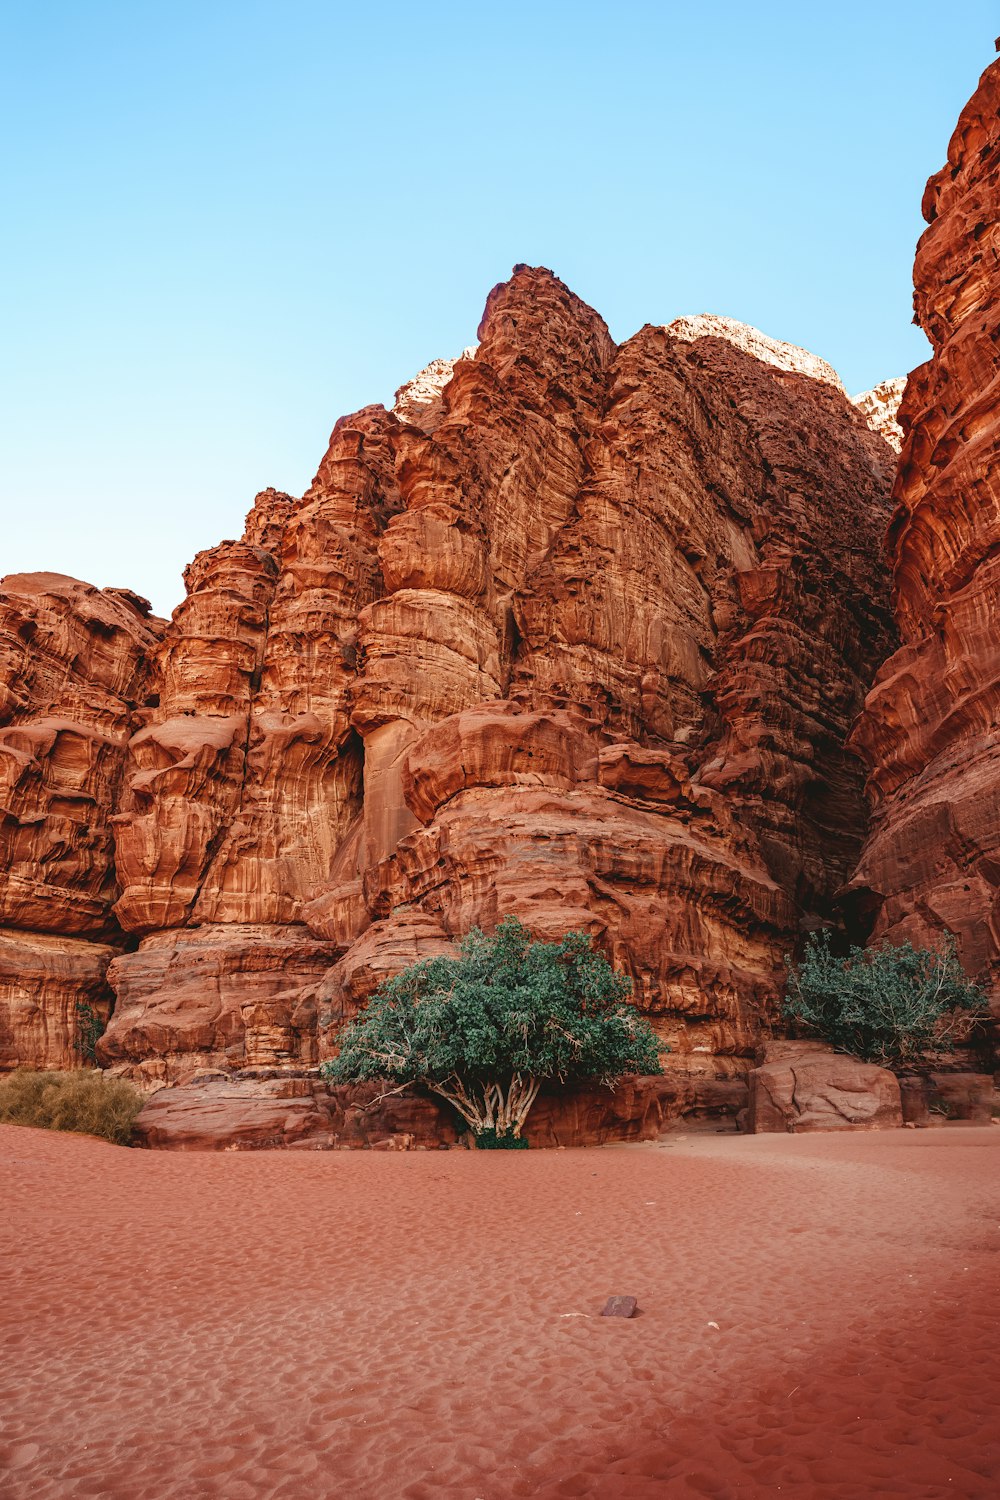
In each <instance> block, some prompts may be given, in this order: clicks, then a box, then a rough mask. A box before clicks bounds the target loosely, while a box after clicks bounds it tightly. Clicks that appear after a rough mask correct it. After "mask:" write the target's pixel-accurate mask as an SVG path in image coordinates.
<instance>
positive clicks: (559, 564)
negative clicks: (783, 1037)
mask: <svg viewBox="0 0 1000 1500" xmlns="http://www.w3.org/2000/svg"><path fill="white" fill-rule="evenodd" d="M988 243H989V242H988V240H986V239H984V240H983V246H984V252H985V247H986V245H987V244H988ZM478 338H479V341H478V344H477V345H476V346H475V347H474V348H472V349H468V350H466V351H465V353H464V354H463V355H462V356H461V357H460V358H459V359H457V360H439V361H435V363H434V364H433V365H432V366H430V367H428V369H427V370H426V371H424V372H422V373H421V374H420V375H419V376H418V377H417V378H416V379H415V380H413V381H411V382H409V383H408V384H407V385H406V386H404V387H402V388H401V390H400V392H399V394H398V398H397V402H396V405H395V407H394V409H392V410H386V409H384V408H383V407H380V406H373V407H368V408H366V409H364V410H363V411H360V412H358V413H356V414H354V415H353V416H350V417H345V418H342V419H341V420H340V421H339V422H338V423H337V425H336V427H335V429H334V432H333V435H332V437H331V440H330V445H329V448H328V450H327V452H326V454H325V456H324V458H323V460H322V462H321V464H320V467H319V471H318V473H317V475H316V478H315V480H314V482H313V484H312V486H311V488H310V489H309V490H308V492H307V493H306V494H305V495H304V496H303V497H302V498H301V499H298V500H296V499H292V498H290V497H289V496H287V495H282V494H278V493H276V492H274V491H271V490H269V491H265V492H264V493H263V494H261V495H259V496H258V497H257V501H256V503H255V505H254V508H253V510H252V511H251V513H250V516H249V517H248V520H247V526H246V530H245V532H244V535H243V537H242V539H241V540H239V541H229V542H223V543H222V544H220V545H219V546H218V547H215V548H212V549H210V550H209V551H206V552H203V553H201V554H199V556H198V557H197V558H196V559H195V560H194V562H193V563H192V564H191V565H190V567H189V568H188V569H187V571H186V574H185V584H186V589H187V597H186V599H185V601H184V603H183V604H182V605H181V606H180V607H179V608H178V609H177V610H176V611H175V613H174V616H173V619H172V620H171V621H170V623H169V624H164V623H163V622H161V621H157V620H155V619H152V618H151V617H150V615H149V611H148V607H147V606H145V605H144V603H143V601H141V600H138V599H136V598H135V597H134V596H132V595H129V594H126V593H122V592H119V591H115V590H106V591H104V592H100V591H98V590H96V589H93V588H90V587H88V586H87V585H85V584H80V583H76V582H74V581H73V580H69V579H65V578H57V577H52V576H50V575H41V576H33V577H30V578H29V577H16V578H12V579H8V580H6V582H5V584H4V585H3V593H2V598H0V660H2V663H3V666H2V672H0V680H2V682H3V683H4V685H5V686H4V697H3V699H2V700H0V725H2V728H0V786H2V822H0V837H2V839H3V842H4V856H5V857H4V860H3V875H2V877H0V902H2V908H0V915H2V921H3V923H4V929H3V933H2V936H0V955H2V967H0V1062H2V1064H3V1065H5V1066H11V1065H15V1064H17V1063H28V1064H32V1065H35V1064H64V1063H66V1062H67V1061H69V1060H71V1059H72V1057H73V1056H74V1051H75V1049H78V1031H79V1026H80V1020H81V1012H80V1011H79V1010H78V1007H79V1006H80V1005H82V1006H84V1007H90V1008H91V1010H92V1011H94V1012H96V1013H97V1014H98V1016H99V1017H101V1018H104V1017H107V1016H110V1020H109V1024H108V1027H107V1030H106V1032H105V1035H104V1037H103V1040H102V1041H101V1043H100V1046H99V1056H100V1058H101V1060H102V1061H103V1062H104V1063H105V1064H108V1065H110V1066H113V1067H114V1068H115V1069H117V1070H121V1071H124V1072H127V1073H130V1074H131V1075H132V1076H134V1077H136V1078H138V1079H140V1080H141V1081H145V1082H154V1081H168V1082H176V1081H179V1080H183V1079H185V1078H187V1077H189V1076H191V1075H192V1074H193V1073H195V1072H196V1071H198V1070H199V1069H204V1068H206V1067H222V1068H226V1069H234V1068H239V1067H242V1066H244V1065H253V1066H258V1067H259V1066H267V1065H277V1066H279V1067H285V1068H287V1067H293V1066H295V1065H303V1064H311V1063H313V1062H315V1061H316V1060H317V1059H320V1058H322V1057H323V1056H326V1055H328V1054H329V1052H330V1049H331V1046H332V1045H333V1043H334V1039H335V1036H336V1033H337V1030H338V1028H339V1026H340V1025H341V1023H342V1021H343V1019H344V1017H345V1016H348V1015H350V1014H352V1013H353V1012H354V1010H355V1009H356V1007H357V1006H358V1005H359V1004H360V1003H361V1002H362V1001H363V999H364V998H365V996H366V995H367V994H368V993H369V992H370V991H371V989H372V987H373V986H374V985H375V984H377V983H378V981H379V980H380V979H381V978H382V977H383V976H384V975H387V974H389V973H391V972H392V971H394V970H395V969H398V968H399V967H400V966H402V965H404V964H407V963H409V962H411V961H413V960H414V959H416V958H418V957H420V956H423V955H427V954H432V953H435V952H439V951H442V950H443V949H445V948H446V947H447V946H448V945H449V944H450V943H451V942H452V940H453V939H454V938H455V937H456V936H458V935H461V934H463V933H465V932H466V931H468V929H469V928H470V927H471V926H472V925H474V924H480V925H483V926H486V927H491V926H492V925H493V924H494V923H495V922H496V921H497V920H498V919H499V918H500V917H501V916H502V915H503V914H505V913H507V912H514V913H516V914H517V915H518V916H520V917H521V918H522V920H524V921H525V922H526V923H527V924H528V925H529V926H530V927H531V928H532V930H533V931H535V932H536V933H537V934H539V935H541V936H555V935H558V934H561V933H562V932H564V931H566V930H567V929H569V928H583V929H585V930H586V931H588V932H589V933H591V934H592V935H593V937H594V939H595V940H596V941H597V942H598V943H599V944H600V945H601V946H602V947H603V948H604V949H605V950H606V951H607V952H608V954H609V955H610V956H611V957H612V958H613V960H614V962H615V963H616V964H618V965H619V966H620V967H622V968H624V969H626V970H627V971H628V972H629V973H630V974H631V976H632V977H633V979H634V983H635V995H636V999H637V1002H638V1004H639V1005H640V1006H641V1008H642V1009H643V1010H644V1011H645V1012H646V1013H648V1014H649V1015H650V1017H651V1018H652V1019H653V1021H654V1024H655V1025H656V1027H657V1029H658V1030H659V1031H660V1032H661V1033H662V1034H663V1035H664V1036H665V1037H666V1038H667V1039H668V1040H669V1041H670V1042H671V1044H672V1046H673V1048H674V1058H673V1061H674V1063H675V1064H676V1065H677V1066H678V1067H679V1068H681V1069H686V1070H687V1071H688V1072H689V1073H691V1074H693V1075H699V1074H701V1075H706V1076H709V1077H721V1078H725V1077H727V1076H738V1075H739V1074H741V1073H742V1072H743V1071H745V1069H746V1067H747V1058H748V1056H749V1055H750V1054H751V1053H752V1052H753V1050H754V1047H755V1045H756V1043H757V1041H758V1039H759V1037H760V1035H761V1034H762V1032H763V1031H765V1030H766V1029H767V1027H768V1025H769V1023H770V1021H771V1020H772V1019H773V1017H774V1014H775V1004H776V997H777V994H778V992H779V986H780V981H781V977H782V971H783V961H784V955H785V953H786V952H787V951H788V949H789V947H790V946H791V945H792V944H793V943H794V941H795V940H796V938H797V937H798V935H799V933H800V931H801V930H802V928H803V927H804V926H808V925H810V924H813V923H815V922H816V921H819V920H822V919H824V918H825V917H827V916H829V915H830V913H831V911H832V910H833V907H834V903H835V900H836V897H837V894H838V891H839V890H840V888H841V887H842V886H843V884H844V882H845V880H846V879H847V878H848V877H849V875H850V873H851V871H852V870H853V869H854V867H855V865H856V864H857V861H858V855H859V851H860V849H861V844H862V840H863V838H864V834H865V830H866V812H865V804H864V797H863V788H862V779H863V774H862V767H861V765H860V763H859V762H858V760H857V758H856V757H854V756H852V755H851V754H849V753H848V752H847V751H846V748H845V745H846V740H847V736H848V733H849V730H850V727H851V725H852V723H853V721H854V719H855V718H856V716H857V714H858V711H859V709H860V708H861V705H862V702H863V701H864V698H865V694H866V692H867V691H868V688H869V687H870V685H871V681H872V677H873V675H874V672H875V670H876V668H877V667H878V666H879V665H880V663H881V662H883V661H884V660H885V658H886V656H887V655H888V654H889V653H890V651H891V650H892V648H893V645H894V644H895V641H894V636H893V627H892V622H891V617H890V612H889V592H888V577H887V575H886V572H885V570H884V567H883V563H882V556H881V543H882V539H883V536H884V533H885V528H886V525H887V523H888V520H889V514H890V510H889V500H888V495H889V489H890V485H891V482H892V475H893V470H894V466H895V453H894V452H893V451H892V449H891V447H890V446H889V444H888V443H887V442H886V440H885V438H884V436H883V435H882V434H883V433H884V432H885V431H886V426H885V409H886V404H887V402H886V399H885V398H883V397H879V398H878V399H876V400H874V401H873V402H872V403H871V404H870V406H867V407H866V406H865V404H864V403H863V402H862V405H861V407H860V408H859V407H858V406H857V405H855V404H854V403H852V402H851V400H850V399H849V398H848V396H847V395H846V393H845V391H844V389H843V387H842V385H841V383H840V381H839V380H838V378H837V376H836V375H835V374H834V372H833V371H832V370H831V369H830V368H829V366H827V365H825V364H823V362H822V361H820V360H817V359H815V358H814V357H812V356H811V355H808V354H806V353H805V352H804V351H803V350H798V349H793V348H790V347H789V346H787V345H782V344H777V343H775V342H774V341H772V340H770V339H768V338H766V337H765V336H764V335H762V334H760V333H758V332H757V331H756V330H754V329H750V328H746V327H744V326H743V325H740V324H736V323H732V322H730V321H728V320H725V319H720V318H692V319H683V320H681V321H679V322H678V323H676V324H674V325H672V326H670V327H667V328H663V327H652V326H647V327H645V328H643V329H641V330H640V332H639V333H637V334H636V335H635V336H634V337H633V338H631V339H629V340H628V341H627V342H626V343H625V344H623V345H621V346H620V347H619V346H616V345H615V343H614V342H613V340H612V339H611V337H610V335H609V333H608V330H607V328H606V327H605V324H604V323H603V321H602V319H601V318H600V317H599V316H598V314H597V313H596V312H594V311H593V310H592V309H591V308H589V307H587V306H586V305H585V304H584V303H583V302H581V301H580V300H579V299H578V298H577V297H575V296H574V295H573V294H572V293H571V292H570V291H569V290H568V289H567V288H566V287H565V286H564V285H563V284H562V283H561V282H560V281H559V280H558V279H557V278H556V277H555V276H554V275H552V273H551V272H549V271H547V270H544V269H540V268H535V269H533V268H529V267H526V266H518V267H516V268H515V271H514V274H513V275H512V277H511V279H510V280H509V281H507V282H505V283H503V284H502V285H500V286H498V287H496V288H495V289H494V291H493V292H492V293H491V294H490V296H489V299H488V301H487V305H486V310H485V313H484V316H483V320H482V323H481V325H480V328H479V335H478ZM910 409H911V411H912V409H913V400H912V399H911V400H910ZM911 426H912V422H911ZM908 451H909V452H911V454H912V451H913V439H912V436H911V439H910V449H909V450H908ZM911 461H912V460H911ZM896 532H897V535H899V534H900V525H899V522H897V524H896ZM898 571H899V570H898V569H897V575H898ZM871 858H872V855H871V852H869V856H868V859H869V862H870V860H871ZM112 1003H113V1012H112ZM82 1015H83V1018H84V1020H85V1019H86V1016H87V1011H86V1010H84V1011H83V1012H82Z"/></svg>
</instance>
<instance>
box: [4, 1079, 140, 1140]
mask: <svg viewBox="0 0 1000 1500" xmlns="http://www.w3.org/2000/svg"><path fill="white" fill-rule="evenodd" d="M143 1103H144V1101H143V1097H142V1095H141V1094H140V1093H138V1092H137V1091H136V1090H135V1089H134V1088H133V1087H132V1085H131V1084H130V1083H126V1082H125V1080H124V1079H123V1078H105V1077H104V1075H103V1073H98V1072H92V1071H90V1070H89V1069H87V1070H81V1071H80V1072H74V1073H32V1072H29V1071H28V1070H27V1069H22V1070H19V1071H18V1072H16V1073H10V1074H8V1076H7V1077H6V1078H3V1079H0V1125H34V1126H35V1127H36V1128H37V1129H39V1130H69V1131H73V1132H75V1133H77V1134H79V1135H97V1136H102V1137H103V1138H104V1139H105V1140H106V1141H114V1142H115V1144H116V1145H119V1146H127V1145H128V1143H129V1141H130V1140H131V1138H132V1125H133V1123H134V1121H135V1117H136V1115H137V1114H138V1113H139V1111H140V1109H141V1108H142V1106H143Z"/></svg>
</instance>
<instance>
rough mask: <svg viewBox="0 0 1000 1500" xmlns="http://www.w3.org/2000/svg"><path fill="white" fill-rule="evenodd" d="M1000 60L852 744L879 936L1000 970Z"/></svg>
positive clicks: (935, 292)
mask: <svg viewBox="0 0 1000 1500" xmlns="http://www.w3.org/2000/svg"><path fill="white" fill-rule="evenodd" d="M998 110H1000V61H997V62H994V63H993V64H992V65H991V66H990V67H989V68H987V70H986V72H985V73H984V74H983V76H982V78H981V80H980V83H979V87H978V89H977V90H976V92H975V94H974V95H973V97H972V98H971V99H970V101H969V103H968V104H967V105H966V107H965V109H964V110H963V111H962V115H961V118H960V120H959V122H958V125H957V127H956V130H955V133H954V135H953V136H952V139H951V144H950V146H949V148H948V160H947V163H946V164H945V166H944V167H942V169H941V171H940V172H938V173H937V174H936V175H935V176H934V177H932V178H931V180H930V182H929V183H928V184H927V190H926V192H925V194H924V201H923V211H924V217H925V219H926V220H927V223H928V228H927V229H926V230H925V232H924V234H923V236H922V238H921V240H920V244H919V247H918V249H917V257H916V263H915V266H914V287H915V294H914V307H915V310H916V319H917V321H918V322H919V323H920V326H921V327H922V328H923V330H924V332H925V333H926V334H927V337H928V338H929V339H930V341H931V345H932V348H933V354H932V357H931V358H930V359H929V360H928V361H927V363H926V364H924V365H922V366H921V367H920V368H919V369H917V370H915V371H914V372H913V374H912V375H911V376H910V378H909V381H908V383H907V387H906V394H905V397H904V400H903V403H902V407H901V409H900V413H899V420H900V422H901V424H902V428H903V433H904V442H903V448H902V453H901V457H900V465H899V474H898V477H897V479H896V484H895V488H894V491H893V498H894V500H895V513H894V515H893V518H892V523H891V525H890V528H889V535H888V550H889V555H890V559H891V563H892V572H893V600H894V608H895V617H896V623H897V628H898V630H899V635H900V639H901V643H902V644H901V647H900V649H899V650H898V651H897V652H896V653H895V654H894V655H893V656H892V657H890V659H889V660H888V661H887V662H886V664H885V665H884V667H883V668H882V669H881V671H880V672H879V674H878V678H877V680H876V683H875V686H874V688H873V689H872V692H871V694H870V696H869V698H868V700H867V703H866V705H865V711H864V714H863V716H862V718H861V720H860V722H859V724H858V726H857V729H856V731H855V734H854V744H855V746H856V747H857V748H858V750H859V751H860V752H861V753H862V754H863V755H864V757H865V759H866V761H867V763H868V766H869V768H870V776H869V783H868V785H869V790H870V794H871V799H872V807H873V826H872V831H871V835H870V837H869V839H868V841H867V843H866V845H865V849H864V853H863V855H862V858H861V861H860V864H859V866H858V870H857V872H856V874H855V876H854V878H853V882H852V884H853V886H854V889H855V891H856V893H857V898H858V900H859V901H860V902H861V903H862V904H863V905H864V906H866V907H867V908H868V910H869V912H870V914H871V916H872V917H873V918H874V919H875V928H874V932H875V937H876V938H880V937H886V938H889V939H891V940H893V941H903V940H905V939H907V938H909V939H911V940H912V941H913V942H915V943H918V944H924V943H932V942H936V941H938V940H939V939H940V937H941V936H942V935H943V934H946V933H951V934H954V935H955V937H956V938H957V940H958V945H959V952H960V955H961V957H962V959H963V961H964V963H965V964H966V967H967V968H968V969H969V970H970V972H972V973H985V974H986V975H987V976H988V977H989V978H990V979H992V980H993V981H994V982H995V981H996V980H997V979H998V978H1000V922H998V910H1000V736H998V723H1000V415H998V413H1000V340H998V332H1000V217H998V212H997V209H998V204H1000V112H998Z"/></svg>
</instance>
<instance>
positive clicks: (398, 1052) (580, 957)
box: [323, 917, 666, 1144]
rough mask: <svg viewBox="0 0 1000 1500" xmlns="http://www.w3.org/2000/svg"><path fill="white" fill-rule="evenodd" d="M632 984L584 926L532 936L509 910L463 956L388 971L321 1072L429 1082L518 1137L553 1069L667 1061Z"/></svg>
mask: <svg viewBox="0 0 1000 1500" xmlns="http://www.w3.org/2000/svg"><path fill="white" fill-rule="evenodd" d="M631 990H632V984H631V981H630V980H629V979H628V978H626V977H625V975H623V974H618V973H616V972H615V970H614V969H612V967H611V965H610V964H609V963H608V962H607V960H606V959H605V958H604V957H603V955H601V954H600V953H595V952H594V950H593V949H592V948H591V946H590V942H589V939H588V938H587V936H586V934H585V933H582V932H571V933H569V934H568V935H567V936H566V937H564V938H563V939H562V941H561V942H558V943H544V942H532V940H531V934H530V933H529V932H528V930H527V928H525V927H523V926H522V924H521V923H520V922H519V921H518V920H517V919H516V918H515V917H508V918H506V920H505V921H503V922H502V923H501V924H500V926H499V927H498V928H497V930H496V932H495V933H494V934H493V936H492V937H487V936H486V935H485V934H484V933H482V932H480V931H478V930H473V931H472V932H470V933H469V935H468V937H467V938H465V940H464V941H463V942H462V944H461V945H460V947H459V950H458V953H457V954H456V955H455V956H454V957H441V958H430V959H425V960H423V961H422V962H421V963H416V964H412V965H411V966H410V968H408V969H404V970H403V972H402V973H400V974H396V975H395V976H394V977H393V978H392V979H389V980H387V981H386V982H385V983H384V984H383V985H381V986H380V987H379V989H377V990H376V991H375V993H374V994H373V995H372V997H371V999H370V1000H369V1001H368V1004H367V1005H366V1007H365V1008H364V1010H363V1011H362V1012H361V1013H360V1014H359V1015H358V1017H357V1018H356V1019H355V1020H354V1021H352V1022H351V1023H350V1024H349V1025H348V1026H347V1027H345V1029H344V1031H343V1033H342V1034H341V1037H340V1052H339V1055H338V1056H337V1057H336V1058H334V1059H333V1060H332V1061H331V1062H328V1063H325V1064H324V1067H323V1071H324V1072H325V1073H326V1075H327V1077H329V1078H331V1079H334V1080H336V1081H337V1082H341V1083H347V1082H351V1083H358V1082H363V1081H366V1080H369V1079H382V1080H386V1081H388V1082H390V1083H393V1084H395V1085H397V1086H398V1087H399V1088H400V1089H401V1088H403V1087H405V1086H406V1085H408V1084H419V1085H422V1086H423V1087H424V1088H426V1089H429V1090H430V1091H431V1092H432V1093H434V1094H438V1095H439V1096H440V1097H441V1098H442V1099H447V1100H448V1102H449V1103H450V1104H452V1105H453V1106H454V1107H455V1109H456V1110H457V1111H458V1113H459V1114H460V1115H461V1116H462V1118H463V1119H464V1120H465V1121H466V1122H467V1123H468V1125H469V1126H470V1128H471V1129H472V1130H473V1132H474V1133H475V1135H476V1136H477V1137H483V1139H484V1142H485V1141H490V1142H491V1143H492V1142H493V1141H494V1140H496V1141H498V1142H500V1143H504V1144H506V1143H510V1142H512V1141H516V1140H518V1139H519V1138H520V1135H521V1129H522V1126H523V1125H524V1122H525V1120H526V1119H527V1117H528V1112H529V1110H530V1109H531V1106H532V1104H533V1103H534V1102H535V1098H536V1096H537V1094H538V1090H539V1089H540V1087H541V1086H542V1084H543V1083H544V1082H545V1081H546V1080H547V1079H557V1080H558V1081H559V1082H560V1083H564V1084H565V1083H571V1082H577V1081H583V1080H590V1081H596V1082H600V1083H605V1084H614V1082H615V1081H616V1080H617V1079H619V1078H621V1077H622V1076H623V1075H624V1074H626V1073H659V1072H660V1071H661V1069H660V1062H659V1054H660V1052H661V1051H665V1050H666V1048H665V1047H663V1046H662V1044H661V1043H659V1042H658V1041H657V1039H656V1037H655V1036H654V1034H653V1031H652V1029H651V1028H650V1026H649V1023H648V1022H647V1021H645V1020H643V1018H642V1017H641V1016H639V1015H638V1013H637V1012H636V1011H635V1010H634V1008H633V1007H632V1006H631V1005H629V1004H627V1003H626V1001H627V998H628V996H629V995H630V994H631Z"/></svg>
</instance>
